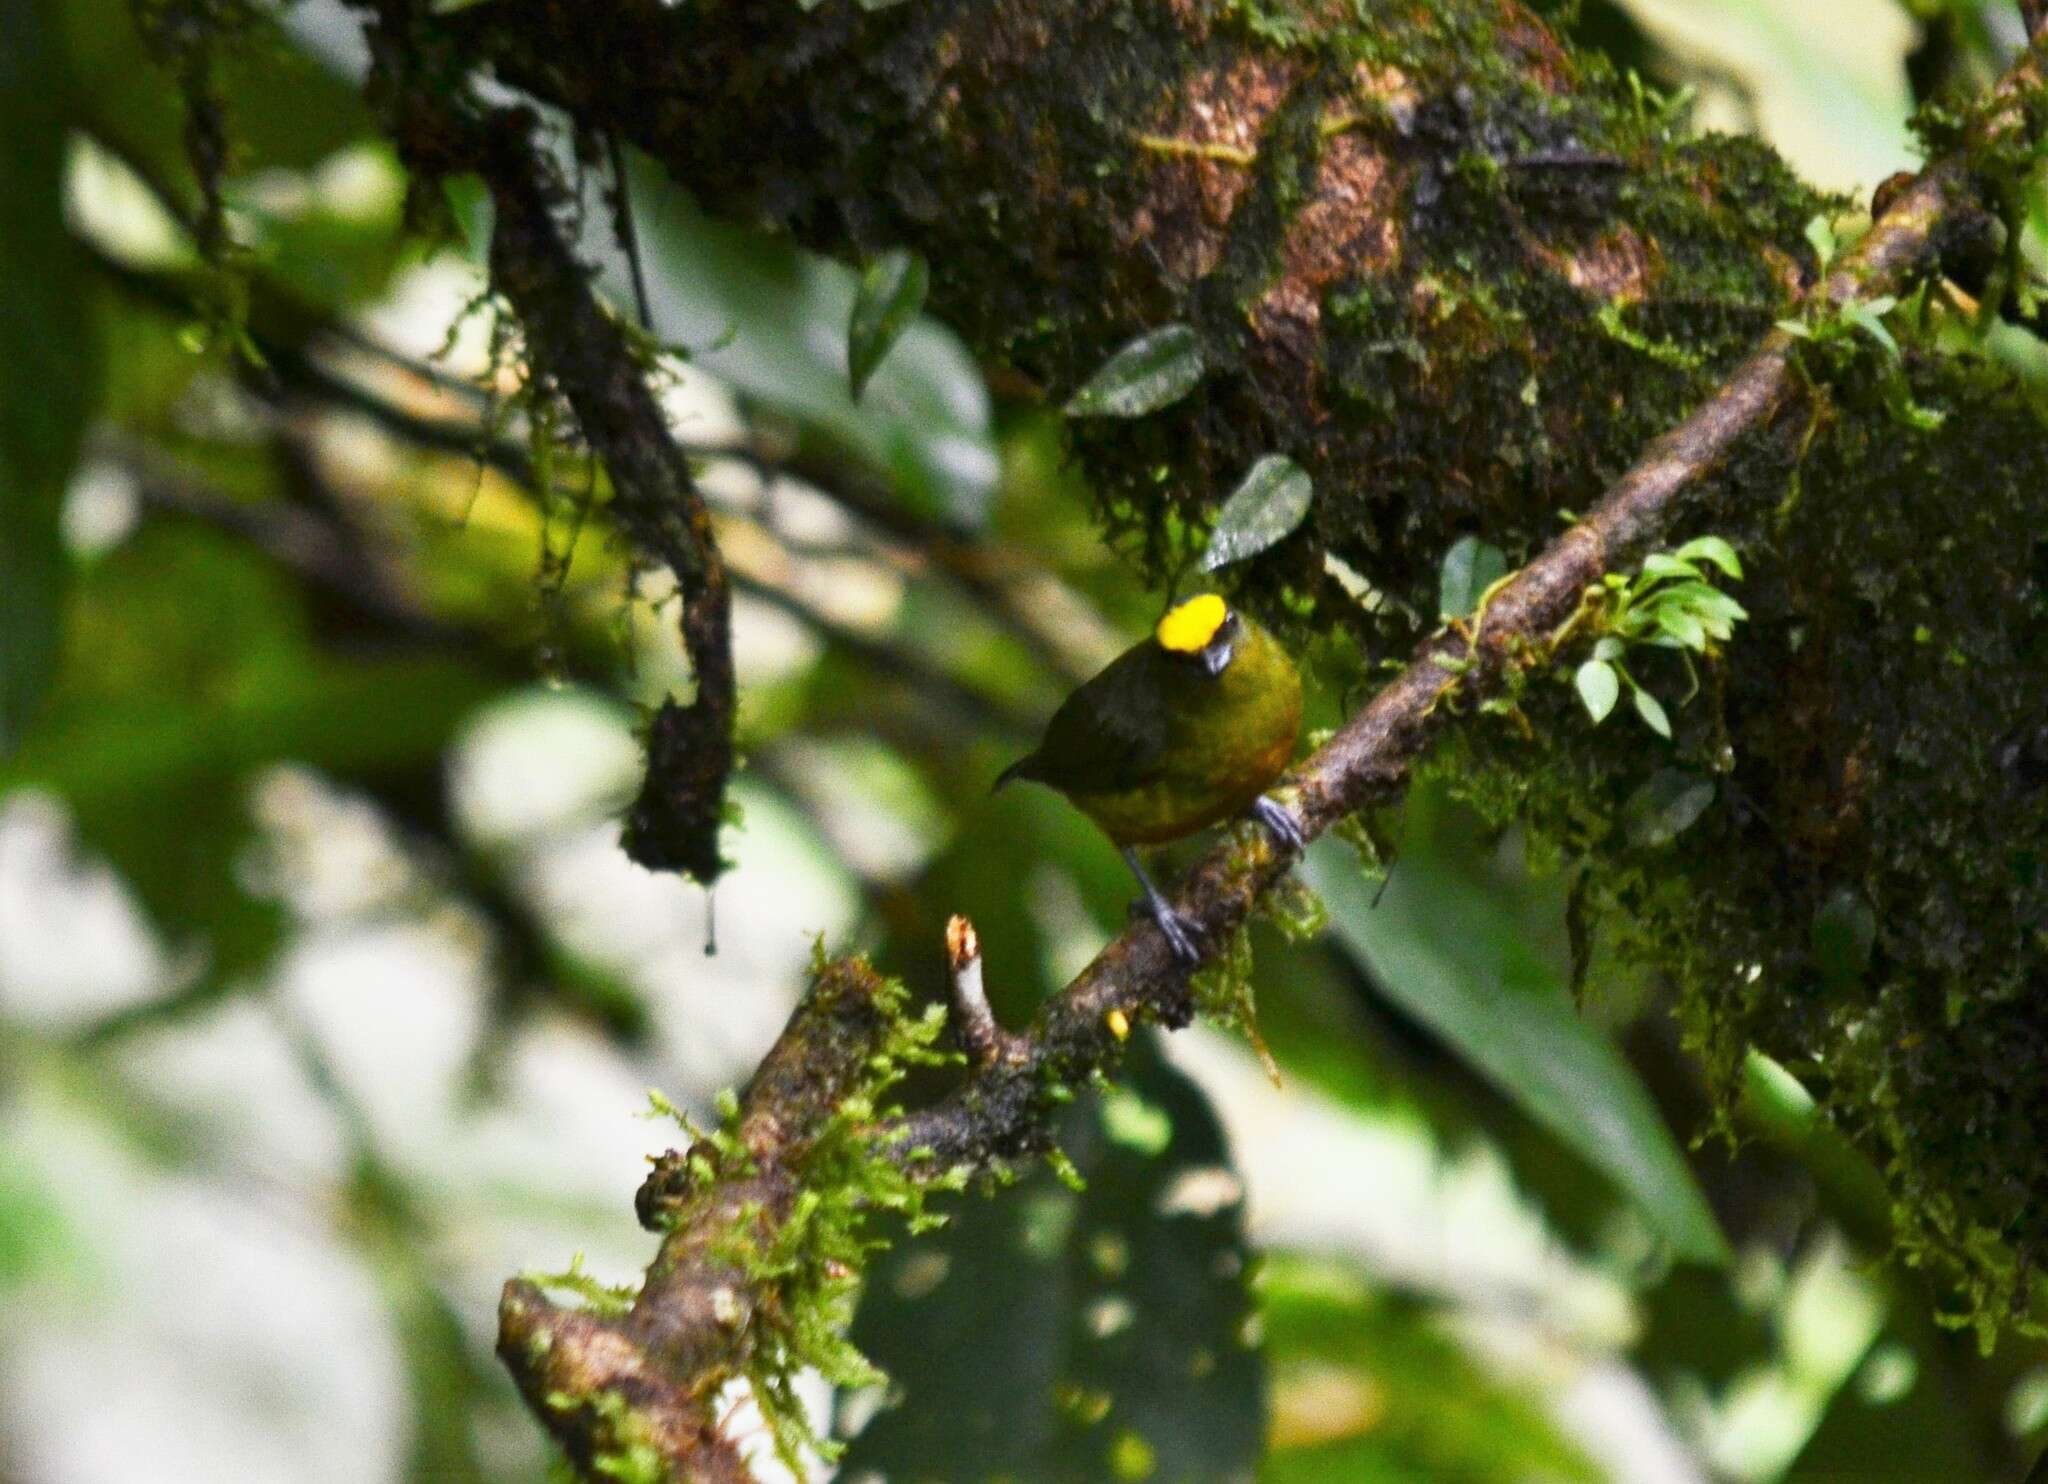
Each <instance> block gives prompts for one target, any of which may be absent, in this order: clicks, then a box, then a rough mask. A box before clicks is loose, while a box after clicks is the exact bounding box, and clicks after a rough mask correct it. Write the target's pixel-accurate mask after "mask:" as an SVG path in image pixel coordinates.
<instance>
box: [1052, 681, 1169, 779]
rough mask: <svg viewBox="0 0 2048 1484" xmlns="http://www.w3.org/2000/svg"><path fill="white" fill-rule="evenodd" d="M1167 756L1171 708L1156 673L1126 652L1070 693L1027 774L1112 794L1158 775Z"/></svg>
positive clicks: (1055, 715)
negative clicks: (1167, 728) (1167, 710)
mask: <svg viewBox="0 0 2048 1484" xmlns="http://www.w3.org/2000/svg"><path fill="white" fill-rule="evenodd" d="M1165 757H1166V708H1165V705H1164V704H1163V698H1162V697H1161V696H1160V695H1159V694H1158V686H1157V678H1156V676H1155V675H1154V674H1153V673H1152V670H1151V668H1150V667H1149V666H1148V665H1146V664H1145V663H1144V662H1143V660H1142V659H1141V658H1140V657H1138V656H1125V658H1124V659H1122V660H1119V661H1117V663H1115V664H1113V665H1111V666H1110V667H1109V668H1108V669H1107V670H1105V671H1103V672H1102V673H1101V674H1100V675H1098V676H1096V677H1095V678H1094V679H1093V680H1091V681H1089V682H1088V683H1087V684H1086V685H1084V686H1082V687H1081V688H1080V689H1079V690H1077V691H1075V692H1074V693H1073V694H1072V695H1071V696H1069V697H1067V700H1066V703H1065V704H1064V705H1062V706H1061V707H1060V709H1059V710H1058V711H1056V712H1054V713H1053V718H1052V720H1051V721H1050V722H1049V723H1047V725H1046V728H1045V740H1044V741H1043V742H1041V743H1040V744H1039V745H1038V751H1037V752H1036V753H1034V754H1033V755H1032V757H1031V759H1030V763H1031V767H1030V768H1029V769H1028V770H1025V771H1024V772H1023V773H1022V776H1024V777H1027V778H1035V779H1037V780H1038V781H1039V782H1041V783H1049V784H1051V785H1052V786H1053V787H1054V788H1057V789H1061V790H1063V791H1065V792H1067V793H1111V792H1116V791H1118V790H1121V789H1127V788H1139V787H1142V786H1143V785H1145V784H1147V783H1150V782H1152V781H1153V780H1154V779H1156V778H1158V777H1159V776H1160V774H1161V772H1162V771H1163V770H1164V765H1165Z"/></svg>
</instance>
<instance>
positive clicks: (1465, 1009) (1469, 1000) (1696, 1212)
mask: <svg viewBox="0 0 2048 1484" xmlns="http://www.w3.org/2000/svg"><path fill="white" fill-rule="evenodd" d="M1443 815H1444V806H1443V805H1442V804H1441V803H1440V802H1438V801H1436V800H1435V799H1434V798H1433V796H1431V795H1428V794H1426V793H1425V794H1417V795H1414V796H1412V797H1411V800H1410V803H1409V806H1408V831H1407V838H1406V840H1405V842H1404V844H1403V848H1402V851H1401V855H1400V860H1399V865H1398V867H1397V868H1396V869H1395V871H1394V872H1393V874H1392V876H1391V877H1390V878H1389V880H1388V881H1387V883H1386V886H1385V888H1384V890H1383V891H1382V892H1381V894H1380V900H1379V905H1378V906H1377V907H1375V906H1374V905H1373V893H1374V887H1373V885H1372V884H1371V883H1369V882H1368V881H1367V880H1366V878H1365V875H1364V873H1363V872H1361V871H1360V870H1359V869H1358V865H1357V863H1356V861H1354V860H1353V859H1352V858H1351V857H1350V856H1349V854H1348V853H1347V852H1345V851H1344V850H1343V849H1342V847H1341V846H1338V845H1335V844H1334V843H1321V844H1318V845H1316V846H1315V847H1313V848H1312V849H1311V851H1310V853H1309V860H1308V873H1309V880H1310V882H1311V883H1312V884H1313V885H1314V886H1315V887H1316V889H1317V890H1318V891H1320V892H1321V893H1322V894H1323V900H1324V901H1325V902H1326V903H1327V904H1328V905H1329V909H1330V925H1331V927H1332V928H1333V929H1334V930H1335V933H1336V935H1337V940H1338V942H1340V943H1341V944H1342V945H1343V946H1344V947H1345V948H1346V949H1348V950H1349V951H1350V952H1351V953H1352V954H1353V955H1354V956H1355V957H1356V958H1357V960H1358V962H1359V963H1360V964H1361V965H1362V966H1364V968H1365V969H1366V970H1367V971H1368V972H1369V973H1370V974H1371V975H1372V978H1373V981H1374V982H1375V983H1376V984H1377V985H1378V986H1379V988H1380V991H1381V992H1382V993H1383V994H1385V995H1386V996H1387V998H1388V999H1390V1000H1392V1001H1393V1002H1394V1003H1395V1004H1397V1005H1399V1006H1400V1007H1401V1009H1402V1010H1403V1011H1405V1012H1406V1013H1407V1014H1408V1015H1410V1016H1412V1017H1413V1018H1414V1019H1415V1020H1417V1021H1419V1022H1420V1023H1421V1024H1423V1025H1425V1026H1427V1027H1428V1028H1429V1029H1430V1030H1432V1031H1433V1032H1435V1034H1436V1035H1438V1036H1439V1037H1441V1038H1442V1040H1443V1041H1444V1042H1445V1044H1446V1045H1448V1046H1450V1047H1451V1048H1452V1049H1453V1050H1455V1051H1456V1052H1457V1053H1458V1055H1459V1056H1461V1057H1463V1058H1464V1059H1465V1061H1467V1062H1468V1063H1469V1064H1470V1065H1471V1066H1473V1067H1474V1068H1475V1069H1477V1070H1478V1071H1479V1072H1480V1073H1481V1074H1482V1075H1484V1076H1485V1077H1487V1078H1488V1079H1489V1080H1490V1081H1492V1082H1493V1083H1494V1085H1495V1086H1497V1087H1498V1088H1499V1089H1500V1090H1501V1091H1502V1092H1503V1093H1505V1094H1506V1095H1507V1096H1508V1097H1509V1098H1511V1099H1512V1100H1513V1101H1514V1102H1515V1103H1516V1105H1517V1106H1519V1107H1520V1108H1521V1109H1522V1110H1523V1112H1525V1113H1527V1114H1528V1115H1529V1117H1531V1118H1532V1119H1534V1120H1535V1121H1536V1122H1537V1123H1539V1124H1541V1125H1542V1126H1543V1127H1545V1128H1547V1129H1549V1130H1550V1131H1551V1132H1552V1133H1553V1134H1555V1135H1556V1136H1557V1137H1558V1138H1559V1139H1560V1140H1561V1141H1562V1142H1563V1143H1564V1144H1566V1145H1567V1146H1568V1147H1570V1148H1572V1149H1574V1150H1576V1151H1577V1152H1578V1153H1579V1155H1580V1156H1582V1157H1583V1158H1584V1159H1585V1160H1586V1161H1587V1162H1588V1163H1589V1164H1591V1165H1593V1166H1594V1167H1596V1168H1598V1169H1600V1170H1602V1171H1604V1172H1605V1173H1606V1174H1607V1176H1608V1177H1609V1178H1610V1179H1612V1180H1613V1181H1614V1183H1615V1184H1616V1185H1617V1186H1618V1187H1619V1188H1620V1189H1621V1190H1622V1191H1623V1192H1625V1193H1626V1194H1627V1195H1628V1197H1629V1198H1630V1199H1631V1200H1633V1201H1634V1202H1635V1204H1636V1206H1637V1207H1638V1208H1639V1209H1640V1210H1641V1212H1642V1213H1643V1216H1644V1218H1645V1219H1646V1220H1647V1221H1648V1222H1649V1224H1650V1225H1651V1227H1652V1228H1653V1229H1654V1230H1655V1231H1656V1232H1657V1233H1658V1234H1659V1235H1661V1236H1662V1237H1663V1238H1664V1239H1665V1240H1666V1241H1668V1242H1669V1243H1670V1244H1671V1246H1672V1249H1673V1250H1674V1251H1675V1252H1676V1253H1677V1254H1678V1255H1679V1256H1681V1257H1686V1258H1691V1259H1694V1260H1697V1261H1701V1262H1720V1261H1722V1260H1723V1259H1724V1258H1725V1257H1726V1255H1727V1249H1726V1245H1725V1243H1724V1242H1723V1240H1722V1237H1721V1233H1720V1229H1719V1228H1718V1227H1717V1226H1716V1225H1715V1222H1714V1216H1713V1213H1712V1212H1711V1211H1710V1210H1708V1208H1707V1204H1706V1201H1705V1200H1704V1199H1703V1198H1702V1197H1701V1195H1700V1192H1699V1188H1698V1186H1697V1185H1695V1184H1694V1182H1693V1178H1692V1172H1691V1171H1690V1170H1689V1169H1688V1168H1687V1167H1686V1163H1685V1159H1684V1156H1683V1155H1681V1154H1680V1153H1679V1150H1678V1145H1677V1143H1676V1142H1675V1141H1674V1140H1673V1138H1672V1136H1671V1131H1670V1130H1669V1129H1668V1128H1666V1127H1665V1125H1664V1121H1663V1120H1662V1119H1661V1118H1660V1117H1659V1116H1658V1113H1657V1108H1656V1105H1655V1104H1654V1103H1652V1102H1651V1101H1650V1097H1649V1094H1648V1093H1647V1092H1645V1091H1644V1090H1643V1086H1642V1084H1641V1082H1639V1081H1638V1080H1637V1078H1636V1075H1635V1073H1634V1071H1633V1070H1631V1069H1630V1067H1629V1065H1628V1063H1627V1062H1625V1061H1624V1060H1622V1058H1621V1055H1620V1053H1619V1052H1617V1051H1616V1050H1615V1048H1614V1046H1613V1043H1611V1042H1610V1041H1609V1040H1608V1039H1607V1037H1606V1036H1605V1035H1604V1034H1602V1033H1601V1031H1600V1030H1599V1029H1598V1028H1597V1027H1595V1026H1594V1025H1592V1024H1591V1023H1590V1022H1588V1021H1586V1020H1585V1019H1583V1018H1582V1017H1581V1016H1580V1015H1579V1013H1578V1011H1577V1009H1575V1008H1574V1007H1573V1005H1572V1002H1571V996H1570V991H1569V990H1568V988H1567V987H1566V984H1565V981H1564V978H1563V976H1562V975H1561V973H1560V972H1559V970H1558V968H1557V967H1556V965H1555V964H1554V963H1552V962H1550V961H1548V960H1547V959H1546V958H1545V957H1544V956H1543V955H1541V954H1540V953H1538V952H1536V951H1534V950H1533V949H1532V948H1531V946H1530V944H1529V942H1528V940H1527V937H1526V934H1525V932H1524V931H1523V930H1522V929H1521V928H1520V927H1519V925H1518V924H1517V923H1516V921H1515V919H1514V917H1513V915H1512V914H1511V913H1510V911H1509V910H1508V908H1507V907H1506V906H1505V905H1504V904H1503V902H1502V900H1501V893H1500V890H1499V887H1498V883H1496V882H1493V881H1491V880H1489V879H1487V878H1486V876H1485V875H1484V874H1482V873H1480V872H1479V871H1477V870H1475V869H1474V868H1473V863H1472V862H1471V860H1470V859H1469V858H1468V856H1467V855H1466V854H1465V853H1463V852H1459V851H1456V850H1454V849H1452V848H1451V847H1450V846H1449V845H1448V844H1447V843H1446V842H1447V841H1448V839H1449V838H1450V832H1449V830H1448V829H1447V828H1446V827H1445V825H1444V823H1443V822H1442V821H1443Z"/></svg>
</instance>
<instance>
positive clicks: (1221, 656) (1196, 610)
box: [1152, 593, 1244, 677]
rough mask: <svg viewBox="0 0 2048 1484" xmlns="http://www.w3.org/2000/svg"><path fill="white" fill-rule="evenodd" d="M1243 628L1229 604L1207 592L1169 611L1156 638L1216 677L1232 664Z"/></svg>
mask: <svg viewBox="0 0 2048 1484" xmlns="http://www.w3.org/2000/svg"><path fill="white" fill-rule="evenodd" d="M1243 628H1244V626H1243V624H1242V623H1241V622H1240V621H1239V619H1238V616H1237V615H1236V614H1235V613H1233V612H1232V611H1231V609H1230V605H1229V604H1227V603H1225V602H1224V601H1223V600H1222V599H1221V598H1219V597H1217V596H1216V595H1215V594H1214V593H1203V594H1202V595H1201V596H1200V597H1198V598H1189V599H1188V600H1187V601H1186V602H1185V603H1177V604H1175V605H1174V606H1173V607H1172V608H1171V609H1169V610H1168V611H1167V614H1166V617H1164V618H1162V619H1160V620H1159V627H1157V628H1156V629H1154V630H1153V631H1152V637H1153V639H1154V640H1156V641H1157V642H1158V645H1159V647H1160V648H1161V649H1163V650H1165V651H1166V652H1167V653H1168V654H1170V655H1172V656H1174V657H1175V658H1176V659H1181V660H1185V661H1187V662H1188V663H1190V664H1195V665H1199V666H1201V668H1202V670H1203V672H1204V673H1205V674H1208V675H1210V676H1212V677H1213V676H1217V675H1221V674H1222V673H1223V671H1224V669H1225V668H1226V667H1228V665H1229V664H1230V660H1231V656H1232V655H1234V654H1236V652H1237V640H1238V636H1239V634H1240V633H1242V632H1243Z"/></svg>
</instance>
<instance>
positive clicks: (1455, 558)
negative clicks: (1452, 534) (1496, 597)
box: [1437, 536, 1508, 623]
mask: <svg viewBox="0 0 2048 1484" xmlns="http://www.w3.org/2000/svg"><path fill="white" fill-rule="evenodd" d="M1507 570H1508V558H1507V553H1506V552H1504V551H1502V550H1501V549H1500V548H1499V547H1498V546H1494V545H1491V544H1490V543H1488V542H1485V541H1481V540H1480V539H1479V538H1478V537H1477V536H1460V537H1459V538H1458V539H1457V540H1456V541H1454V542H1452V543H1451V549H1450V550H1449V551H1447V552H1445V553H1444V564H1443V568H1442V570H1441V571H1440V572H1439V573H1438V574H1437V613H1438V614H1439V616H1441V617H1442V618H1443V620H1444V622H1446V623H1449V622H1450V621H1451V620H1453V619H1458V618H1470V617H1471V616H1472V613H1473V610H1475V609H1476V608H1478V606H1479V598H1480V595H1481V594H1482V593H1484V592H1485V591H1486V590H1487V589H1488V588H1489V587H1491V586H1493V584H1494V583H1496V582H1498V581H1500V579H1501V578H1502V577H1504V576H1506V575H1507Z"/></svg>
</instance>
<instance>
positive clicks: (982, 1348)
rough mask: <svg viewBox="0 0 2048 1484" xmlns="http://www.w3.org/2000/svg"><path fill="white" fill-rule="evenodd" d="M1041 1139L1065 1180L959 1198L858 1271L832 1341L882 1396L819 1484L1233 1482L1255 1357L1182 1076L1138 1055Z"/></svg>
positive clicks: (1224, 1224) (1205, 1138)
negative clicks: (845, 1343)
mask: <svg viewBox="0 0 2048 1484" xmlns="http://www.w3.org/2000/svg"><path fill="white" fill-rule="evenodd" d="M1133 1099H1135V1100H1137V1102H1136V1103H1135V1104H1134V1103H1133V1102H1132V1101H1131V1100H1133ZM1106 1110H1107V1111H1109V1117H1108V1118H1107V1119H1105V1117H1104V1113H1105V1111H1106ZM1162 1133H1164V1134H1165V1139H1166V1142H1165V1145H1164V1148H1163V1149H1161V1148H1160V1147H1159V1145H1160V1135H1161V1134H1162ZM1057 1137H1058V1140H1059V1143H1060V1145H1061V1147H1062V1148H1064V1149H1065V1150H1066V1151H1067V1152H1068V1153H1069V1154H1070V1155H1071V1156H1072V1158H1073V1160H1074V1162H1075V1163H1076V1164H1077V1165H1078V1166H1079V1167H1080V1169H1081V1171H1082V1173H1083V1174H1084V1175H1085V1176H1086V1178H1087V1182H1088V1183H1087V1188H1086V1189H1085V1190H1083V1191H1081V1192H1078V1193H1077V1192H1074V1191H1071V1190H1069V1189H1067V1188H1066V1187H1065V1186H1063V1185H1061V1184H1060V1183H1059V1182H1058V1181H1057V1180H1054V1179H1052V1178H1051V1177H1050V1176H1048V1175H1047V1174H1046V1173H1044V1172H1043V1171H1040V1172H1038V1173H1035V1174H1033V1175H1032V1176H1030V1177H1029V1178H1028V1179H1026V1180H1025V1181H1023V1182H1022V1183H1020V1184H1019V1185H1017V1186H1016V1187H1014V1188H1012V1189H1009V1190H1002V1191H998V1192H997V1193H996V1194H995V1195H994V1196H993V1197H991V1198H986V1199H985V1198H983V1197H980V1196H972V1195H970V1196H965V1197H961V1198H959V1199H957V1200H955V1201H953V1202H952V1203H951V1209H952V1211H953V1213H954V1214H953V1219H952V1222H951V1224H949V1225H948V1226H947V1227H946V1228H944V1229H943V1230H941V1231H939V1232H936V1233H933V1234H931V1235H928V1236H924V1237H919V1238H916V1239H914V1240H910V1241H905V1242H902V1243H900V1244H899V1245H898V1246H897V1247H896V1248H894V1249H893V1250H892V1251H891V1252H890V1253H889V1254H888V1255H887V1256H886V1257H885V1258H883V1259H882V1260H881V1261H880V1262H878V1263H877V1264H876V1266H875V1269H874V1272H873V1274H872V1275H871V1279H870V1282H869V1283H868V1286H867V1289H866V1291H865V1293H864V1294H863V1295H862V1298H861V1307H860V1313H859V1315H858V1316H857V1317H856V1319H855V1320H854V1326H853V1340H854V1343H855V1344H857V1345H859V1346H860V1347H861V1349H862V1350H863V1351H864V1352H866V1353H867V1354H868V1355H869V1356H870V1357H871V1358H872V1359H873V1360H874V1361H875V1362H876V1363H877V1364H878V1365H880V1366H881V1367H882V1368H883V1369H884V1370H885V1371H887V1372H888V1373H889V1376H890V1378H891V1380H892V1382H893V1383H894V1384H895V1386H896V1387H898V1388H900V1389H901V1392H902V1401H901V1404H900V1405H895V1406H891V1407H889V1408H887V1409H886V1410H884V1411H882V1412H880V1413H879V1414H878V1415H876V1417H875V1418H874V1420H873V1421H872V1422H870V1423H869V1424H868V1425H867V1427H866V1429H865V1431H862V1432H861V1433H860V1434H859V1435H858V1436H857V1437H856V1438H854V1440H853V1441H852V1443H851V1445H850V1446H849V1447H848V1450H847V1454H846V1457H845V1460H844V1462H843V1464H842V1467H841V1475H840V1477H842V1478H857V1477H859V1476H860V1474H861V1473H862V1471H863V1470H877V1471H880V1472H882V1473H884V1474H885V1475H886V1476H887V1477H888V1479H889V1480H890V1484H927V1481H944V1484H984V1481H990V1480H996V1479H1004V1480H1009V1481H1012V1484H1098V1481H1103V1480H1111V1479H1116V1478H1120V1477H1128V1478H1139V1477H1149V1478H1153V1479H1158V1480H1162V1481H1163V1480H1173V1481H1176V1484H1210V1481H1214V1484H1224V1481H1239V1480H1243V1479H1246V1478H1248V1477H1249V1476H1250V1474H1251V1472H1252V1469H1253V1467H1254V1466H1255V1465H1256V1463H1257V1461H1258V1458H1259V1455H1260V1452H1261V1450H1262V1446H1263V1442H1264V1432H1265V1428H1264V1416H1263V1404H1262V1375H1261V1372H1262V1369H1263V1366H1262V1357H1261V1355H1260V1353H1259V1352H1258V1351H1257V1350H1256V1349H1253V1348H1249V1344H1248V1342H1249V1341H1250V1339H1251V1334H1252V1332H1251V1329H1250V1328H1249V1325H1248V1321H1249V1320H1250V1318H1251V1303H1250V1297H1249V1295H1248V1294H1247V1292H1246V1285H1245V1277H1246V1273H1245V1263H1246V1251H1245V1246H1244V1233H1243V1230H1242V1224H1241V1214H1240V1213H1241V1208H1240V1205H1239V1200H1238V1187H1237V1184H1236V1176H1235V1175H1234V1174H1232V1173H1231V1170H1230V1167H1229V1155H1228V1152H1227V1151H1226V1149H1225V1148H1224V1144H1223V1137H1222V1131H1221V1130H1220V1129H1219V1128H1218V1127H1217V1124H1216V1120H1215V1115H1214V1114H1212V1113H1211V1112H1210V1111H1209V1107H1208V1104H1207V1102H1206V1101H1205V1100H1204V1098H1203V1097H1202V1094H1201V1090H1200V1089H1199V1088H1197V1087H1196V1086H1195V1085H1194V1084H1193V1083H1192V1082H1189V1081H1188V1080H1187V1079H1186V1078H1185V1077H1183V1076H1181V1075H1180V1074H1179V1073H1178V1072H1176V1071H1174V1070H1173V1069H1172V1068H1170V1067H1168V1066H1166V1065H1165V1064H1164V1063H1163V1062H1161V1061H1159V1060H1158V1058H1157V1056H1156V1054H1154V1053H1152V1052H1150V1051H1149V1050H1141V1051H1140V1052H1139V1053H1138V1054H1137V1055H1134V1057H1133V1058H1132V1061H1131V1064H1130V1076H1129V1077H1128V1079H1127V1081H1126V1082H1125V1083H1124V1085H1123V1087H1122V1088H1121V1089H1120V1090H1119V1091H1118V1093H1116V1094H1115V1095H1114V1097H1113V1100H1112V1101H1111V1102H1110V1103H1109V1104H1107V1105H1106V1107H1105V1105H1104V1104H1102V1103H1100V1102H1099V1101H1098V1100H1097V1099H1095V1098H1092V1097H1090V1098H1085V1099H1083V1100H1082V1101H1080V1102H1078V1103H1076V1104H1075V1105H1074V1106H1073V1107H1072V1108H1071V1109H1070V1110H1069V1111H1068V1115H1067V1116H1066V1117H1065V1118H1064V1119H1063V1120H1062V1121H1061V1125H1060V1127H1059V1129H1058V1130H1057ZM1146 1461H1149V1463H1150V1465H1151V1467H1150V1469H1149V1470H1148V1471H1143V1472H1140V1471H1138V1470H1137V1468H1136V1466H1137V1465H1138V1464H1139V1463H1141V1462H1146ZM1120 1466H1121V1467H1120Z"/></svg>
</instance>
